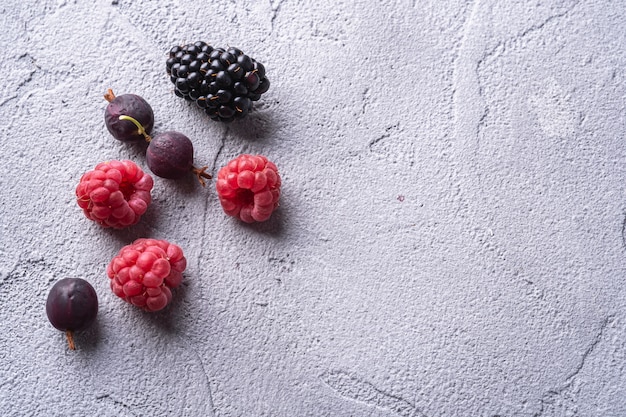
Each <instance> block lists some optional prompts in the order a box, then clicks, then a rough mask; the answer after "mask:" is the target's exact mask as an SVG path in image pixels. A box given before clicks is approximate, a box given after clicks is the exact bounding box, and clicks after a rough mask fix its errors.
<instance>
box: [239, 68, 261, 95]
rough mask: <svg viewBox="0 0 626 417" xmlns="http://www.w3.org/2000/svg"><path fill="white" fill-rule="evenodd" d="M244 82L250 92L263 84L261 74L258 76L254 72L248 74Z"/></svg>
mask: <svg viewBox="0 0 626 417" xmlns="http://www.w3.org/2000/svg"><path fill="white" fill-rule="evenodd" d="M243 82H244V83H245V84H246V86H247V87H248V90H250V91H254V90H256V89H257V88H258V87H259V83H260V82H261V79H260V78H259V74H257V73H256V72H254V71H251V72H247V73H246V75H245V77H244V79H243Z"/></svg>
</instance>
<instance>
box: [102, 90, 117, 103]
mask: <svg viewBox="0 0 626 417" xmlns="http://www.w3.org/2000/svg"><path fill="white" fill-rule="evenodd" d="M104 99H105V100H106V101H108V102H109V103H110V102H112V101H113V100H115V94H113V90H111V89H110V88H109V89H108V90H107V93H106V94H105V95H104Z"/></svg>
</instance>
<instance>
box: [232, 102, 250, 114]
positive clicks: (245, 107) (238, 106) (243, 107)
mask: <svg viewBox="0 0 626 417" xmlns="http://www.w3.org/2000/svg"><path fill="white" fill-rule="evenodd" d="M233 103H234V104H235V110H236V112H237V113H235V117H244V116H245V115H246V114H248V111H250V107H252V101H250V99H249V98H247V97H235V99H234V100H233Z"/></svg>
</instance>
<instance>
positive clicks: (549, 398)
mask: <svg viewBox="0 0 626 417" xmlns="http://www.w3.org/2000/svg"><path fill="white" fill-rule="evenodd" d="M614 318H615V315H613V314H611V315H609V316H607V317H606V318H605V319H604V320H603V321H602V324H601V325H600V329H599V330H598V333H597V334H596V335H595V337H594V338H593V340H592V341H591V343H590V344H589V346H588V347H587V349H585V351H584V352H583V354H582V357H581V359H580V361H579V363H578V364H577V365H576V367H575V368H574V370H573V371H572V372H571V373H570V374H569V375H568V376H567V377H566V378H565V382H564V383H563V384H562V385H561V386H560V387H557V388H554V389H550V390H548V391H547V392H546V393H545V394H544V395H543V396H542V397H541V400H540V401H541V404H540V409H539V411H538V412H536V413H535V414H533V417H541V416H543V414H544V412H545V411H546V405H548V404H551V403H553V402H554V399H555V397H558V396H560V395H562V394H563V393H564V392H566V391H567V390H568V389H570V388H571V387H572V386H573V385H574V382H575V379H576V377H577V376H578V374H579V373H580V372H581V371H582V369H583V368H584V367H585V364H586V363H587V360H588V358H589V356H590V355H591V354H592V353H593V351H594V350H595V349H596V348H597V346H598V345H599V344H600V342H601V341H602V340H603V339H604V335H605V332H606V329H607V327H608V326H609V325H610V324H611V323H613V319H614Z"/></svg>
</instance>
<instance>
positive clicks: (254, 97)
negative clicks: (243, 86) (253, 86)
mask: <svg viewBox="0 0 626 417" xmlns="http://www.w3.org/2000/svg"><path fill="white" fill-rule="evenodd" d="M246 97H248V98H249V99H250V100H252V101H259V99H260V98H261V94H257V93H248V95H247V96H246Z"/></svg>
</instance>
